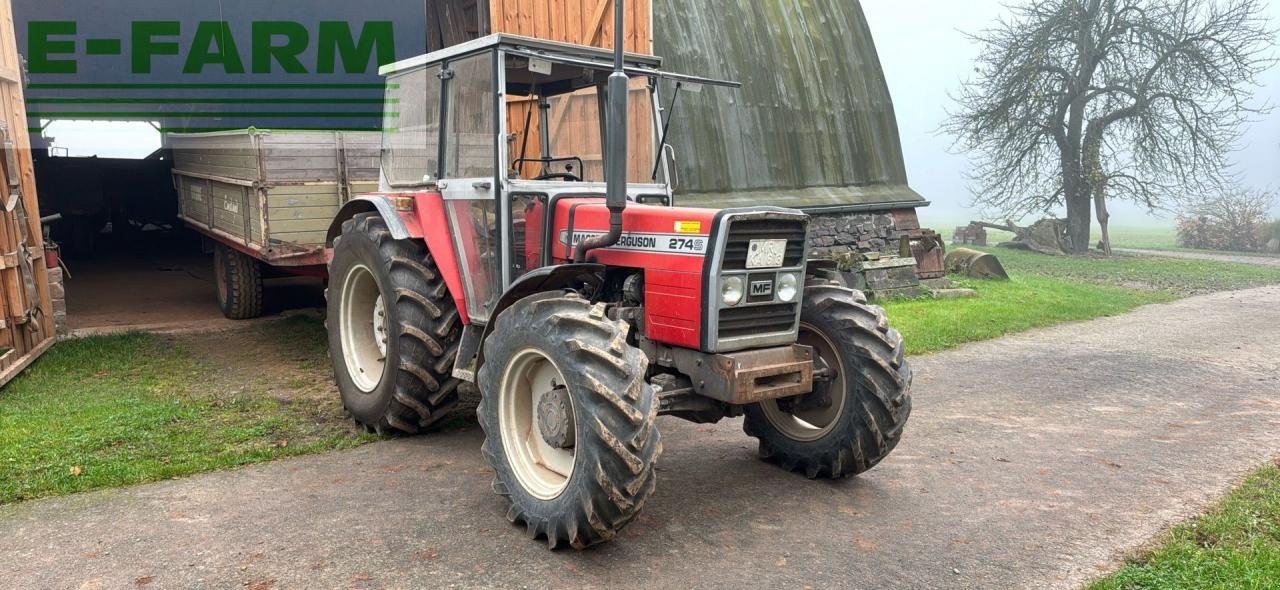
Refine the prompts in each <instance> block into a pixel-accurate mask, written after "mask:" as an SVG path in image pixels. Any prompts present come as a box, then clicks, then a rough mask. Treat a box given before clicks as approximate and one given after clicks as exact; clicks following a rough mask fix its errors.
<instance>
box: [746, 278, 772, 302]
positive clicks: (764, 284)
mask: <svg viewBox="0 0 1280 590" xmlns="http://www.w3.org/2000/svg"><path fill="white" fill-rule="evenodd" d="M751 297H752V298H757V297H773V281H752V282H751Z"/></svg>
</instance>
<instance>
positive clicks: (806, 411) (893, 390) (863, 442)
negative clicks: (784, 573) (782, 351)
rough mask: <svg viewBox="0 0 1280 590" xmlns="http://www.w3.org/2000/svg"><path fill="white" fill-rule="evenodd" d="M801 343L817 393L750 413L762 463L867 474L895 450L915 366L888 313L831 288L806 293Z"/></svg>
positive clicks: (838, 474)
mask: <svg viewBox="0 0 1280 590" xmlns="http://www.w3.org/2000/svg"><path fill="white" fill-rule="evenodd" d="M798 343H799V344H804V345H806V346H812V347H813V348H814V352H815V357H816V359H817V363H818V366H817V367H816V368H817V369H819V370H824V372H825V373H826V376H825V377H824V378H822V379H821V380H815V383H814V392H813V393H810V394H807V395H804V396H799V397H794V398H789V399H783V400H775V401H766V402H762V403H759V404H755V405H752V406H748V407H747V408H746V414H747V416H746V421H745V423H744V429H745V430H746V432H747V434H748V435H750V436H753V437H756V438H758V439H760V456H761V457H762V458H764V459H766V460H769V461H773V462H776V463H778V464H779V465H781V466H782V467H783V468H784V469H786V470H788V471H795V470H798V471H800V472H802V473H804V474H805V475H806V476H807V477H809V478H810V479H816V478H819V477H823V478H831V479H839V478H842V477H846V476H850V475H857V474H860V473H863V472H865V471H867V470H869V469H871V468H872V467H874V466H875V465H876V464H878V463H879V462H880V461H881V460H883V459H884V458H885V457H886V456H888V455H889V453H890V452H892V451H893V449H894V447H896V446H897V444H898V441H899V440H900V439H901V438H902V431H903V427H904V426H905V425H906V423H907V417H908V416H909V415H910V414H911V393H910V389H911V376H912V374H911V366H910V365H909V364H907V361H906V358H905V357H904V354H903V346H902V336H901V335H899V334H898V332H897V330H894V329H892V328H890V327H889V322H888V320H887V319H886V318H885V314H884V310H883V309H881V308H879V307H876V306H871V305H867V302H866V298H865V297H864V296H862V294H861V293H859V292H857V291H852V290H849V289H845V288H842V287H839V286H836V285H834V284H829V283H826V282H823V283H820V284H813V285H810V286H809V287H808V288H806V289H805V298H804V305H803V307H802V309H801V312H800V337H799V339H798Z"/></svg>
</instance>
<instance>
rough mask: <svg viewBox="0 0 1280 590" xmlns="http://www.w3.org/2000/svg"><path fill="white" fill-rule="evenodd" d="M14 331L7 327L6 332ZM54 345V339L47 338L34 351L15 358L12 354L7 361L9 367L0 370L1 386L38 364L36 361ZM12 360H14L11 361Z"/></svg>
mask: <svg viewBox="0 0 1280 590" xmlns="http://www.w3.org/2000/svg"><path fill="white" fill-rule="evenodd" d="M12 329H13V328H12V327H7V328H6V331H8V330H12ZM53 343H54V338H53V337H52V336H50V337H49V338H45V339H44V340H43V341H41V342H40V343H39V344H37V345H36V347H35V348H34V349H32V350H29V351H27V352H26V353H25V354H23V355H22V356H19V357H16V358H14V356H13V355H12V354H11V355H9V357H10V358H6V359H5V362H6V363H7V366H5V367H4V368H3V369H0V385H3V384H6V383H8V382H10V381H13V378H14V377H17V376H18V374H19V373H21V372H23V371H25V370H27V367H30V366H31V363H34V362H36V359H38V358H40V355H42V354H44V353H46V352H48V351H49V348H50V347H52V346H53ZM15 352H16V351H15ZM11 358H12V359H13V360H10V359H11Z"/></svg>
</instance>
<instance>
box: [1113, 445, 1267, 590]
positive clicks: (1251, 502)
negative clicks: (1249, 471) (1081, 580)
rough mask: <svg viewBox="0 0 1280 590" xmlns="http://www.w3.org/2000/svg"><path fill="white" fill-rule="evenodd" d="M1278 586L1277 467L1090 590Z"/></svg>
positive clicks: (1255, 476)
mask: <svg viewBox="0 0 1280 590" xmlns="http://www.w3.org/2000/svg"><path fill="white" fill-rule="evenodd" d="M1278 586H1280V467H1277V466H1275V465H1273V466H1269V467H1266V468H1264V469H1262V470H1260V471H1258V472H1257V473H1255V474H1253V475H1252V476H1251V477H1249V479H1248V480H1246V481H1245V482H1244V484H1243V485H1242V486H1241V487H1239V488H1238V489H1236V490H1235V491H1233V492H1232V493H1231V494H1230V495H1228V496H1227V497H1226V499H1224V500H1223V501H1222V503H1221V504H1219V505H1218V507H1217V508H1215V509H1213V510H1212V511H1211V512H1209V513H1208V514H1206V515H1205V516H1202V517H1200V518H1198V519H1196V520H1195V521H1193V522H1190V523H1188V524H1185V525H1182V526H1179V527H1176V528H1174V529H1173V531H1171V532H1170V533H1169V534H1168V535H1167V536H1166V537H1165V538H1164V539H1162V540H1161V542H1160V544H1159V546H1158V547H1157V548H1156V549H1154V550H1153V551H1151V552H1149V553H1148V554H1146V555H1144V556H1142V557H1141V558H1138V559H1135V560H1133V561H1132V562H1130V563H1129V564H1127V565H1126V566H1125V567H1124V568H1123V569H1121V570H1120V571H1119V572H1116V573H1115V574H1113V575H1111V576H1108V577H1106V578H1104V579H1102V580H1099V581H1097V582H1094V583H1093V584H1091V585H1090V586H1089V590H1143V589H1148V588H1150V589H1153V590H1156V589H1159V590H1166V589H1168V590H1175V589H1183V588H1185V589H1188V590H1191V589H1195V590H1201V589H1222V590H1227V589H1231V590H1235V589H1246V588H1258V589H1263V588H1276V587H1278Z"/></svg>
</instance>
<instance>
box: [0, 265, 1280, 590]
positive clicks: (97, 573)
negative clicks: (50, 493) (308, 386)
mask: <svg viewBox="0 0 1280 590" xmlns="http://www.w3.org/2000/svg"><path fill="white" fill-rule="evenodd" d="M914 363H915V367H916V375H917V381H916V389H915V395H916V410H915V414H914V416H913V417H912V422H911V423H910V424H909V425H908V433H907V436H906V439H905V440H904V442H903V444H902V446H901V447H899V450H898V451H897V453H896V454H895V455H893V456H892V457H890V459H889V460H888V461H887V462H886V463H885V464H883V465H882V466H881V467H879V468H877V469H876V470H874V471H873V472H871V473H869V474H867V475H866V476H864V477H861V478H858V479H855V480H851V481H844V482H835V483H832V482H810V481H807V480H805V479H803V478H801V477H798V476H795V475H791V474H786V473H783V472H781V471H779V470H777V469H775V468H773V467H771V466H769V465H766V464H763V463H761V462H759V461H757V460H756V459H755V449H754V445H752V444H751V441H749V440H748V439H747V438H746V437H745V436H744V435H743V434H742V432H741V425H740V423H739V422H737V421H735V422H727V423H722V424H720V425H718V426H694V425H691V424H686V423H683V422H679V421H677V420H674V419H671V420H664V421H663V422H662V424H661V426H662V427H663V429H664V436H665V446H666V449H667V452H666V454H665V455H664V456H663V458H662V462H661V466H660V481H659V489H658V493H657V494H656V495H655V496H654V498H653V499H652V500H651V501H650V503H649V505H648V506H647V507H646V509H645V512H644V513H643V514H642V516H641V518H640V519H639V521H638V522H636V523H634V524H633V525H632V526H631V527H630V528H628V529H627V530H626V531H625V533H624V534H623V536H622V537H621V538H620V539H619V540H618V541H617V542H615V543H613V544H610V545H608V546H606V547H604V548H602V549H599V550H594V551H589V552H585V553H577V552H572V551H564V552H556V553H551V552H548V551H547V550H546V549H545V545H544V544H542V543H536V542H533V541H529V540H526V539H524V538H523V536H522V535H521V533H520V532H519V531H518V530H517V529H516V528H513V527H511V526H509V525H507V524H506V521H505V520H504V519H503V517H502V512H503V509H504V507H503V506H502V504H501V502H500V501H499V499H498V498H497V497H496V496H494V495H493V494H492V493H490V491H489V482H490V475H489V473H488V469H487V468H486V467H485V466H484V464H483V462H482V460H481V457H480V453H479V450H478V447H479V443H480V433H479V432H478V430H477V429H476V428H474V427H473V428H471V429H469V430H463V431H458V432H452V433H447V434H439V435H435V436H429V437H426V438H419V439H413V440H397V441H390V442H384V443H379V444H374V445H370V446H367V447H363V448H360V449H356V450H353V451H347V452H339V453H332V454H328V455H321V456H313V457H307V458H301V459H294V460H285V461H279V462H276V463H272V464H268V465H262V466H257V467H252V468H247V469H243V470H238V471H231V472H222V473H213V474H208V475H203V476H197V477H191V478H187V479H182V480H175V481H168V482H162V483H158V484H153V485H146V486H139V487H134V488H128V489H123V490H112V491H104V492H97V493H89V494H81V495H76V496H71V497H67V498H60V499H51V500H44V501H37V502H30V503H25V504H20V505H14V506H8V507H0V539H3V541H2V542H0V586H12V587H40V588H77V587H81V588H126V587H133V586H134V585H135V584H146V585H147V587H149V588H173V587H182V588H187V587H193V588H204V587H208V588H242V587H248V588H256V589H262V588H301V587H308V588H328V587H333V588H347V587H356V588H411V587H447V586H465V587H499V588H513V587H521V586H528V587H599V588H606V587H607V588H714V587H725V588H742V587H769V588H804V587H807V586H812V587H815V588H834V587H886V588H1032V587H1034V588H1055V587H1056V588H1070V587H1076V586H1078V585H1079V584H1081V583H1082V582H1085V581H1087V580H1089V579H1091V578H1093V577H1095V576H1098V575H1100V574H1102V573H1105V572H1107V571H1108V570H1109V568H1111V567H1113V566H1114V565H1115V564H1116V562H1117V560H1118V559H1120V558H1122V557H1123V556H1124V555H1125V554H1126V553H1127V552H1130V551H1132V550H1134V549H1135V548H1137V547H1139V546H1140V545H1142V544H1143V543H1145V542H1147V541H1148V540H1149V539H1151V538H1152V537H1153V536H1154V535H1157V534H1158V533H1159V532H1160V531H1161V530H1163V529H1165V528H1166V527H1167V526H1169V525H1170V524H1173V523H1175V522H1177V521H1179V520H1180V519H1183V518H1185V517H1188V516H1191V515H1193V514H1195V513H1196V512H1198V511H1200V510H1202V509H1203V508H1204V507H1206V506H1207V505H1209V504H1210V503H1211V502H1212V501H1213V500H1214V499H1216V498H1217V497H1219V496H1220V495H1221V494H1222V493H1224V492H1225V491H1226V490H1227V489H1229V487H1230V486H1231V485H1232V484H1233V483H1234V482H1236V481H1238V480H1239V478H1241V477H1242V476H1243V475H1244V474H1246V473H1247V472H1249V471H1251V470H1252V469H1253V468H1255V467H1256V466H1258V465H1260V464H1262V463H1264V462H1266V461H1268V460H1271V459H1273V458H1275V457H1276V456H1277V455H1280V436H1277V433H1280V377H1278V376H1280V287H1269V288H1262V289H1255V290H1251V291H1242V292H1235V293H1221V294H1217V295H1210V296H1205V297H1198V298H1193V299H1186V300H1183V301H1180V302H1177V303H1173V304H1169V305H1161V306H1152V307H1147V308H1143V309H1141V310H1138V311H1137V312H1135V313H1132V314H1129V315H1126V316H1123V317H1118V318H1111V319H1101V320H1097V321H1092V322H1087V323H1081V324H1073V325H1066V326H1060V327H1057V328H1053V329H1048V330H1041V331H1036V332H1031V333H1027V334H1023V335H1019V336H1014V337H1010V338H1005V339H1002V340H999V341H994V342H988V343H981V344H975V345H970V346H966V347H963V348H961V349H958V350H954V351H951V352H946V353H942V354H936V355H932V356H928V357H921V358H917V359H914Z"/></svg>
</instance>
